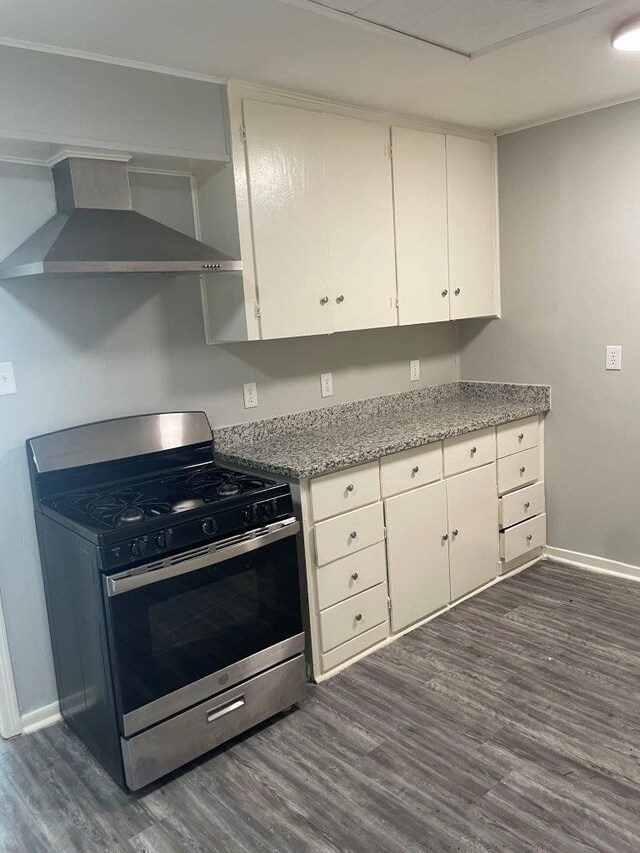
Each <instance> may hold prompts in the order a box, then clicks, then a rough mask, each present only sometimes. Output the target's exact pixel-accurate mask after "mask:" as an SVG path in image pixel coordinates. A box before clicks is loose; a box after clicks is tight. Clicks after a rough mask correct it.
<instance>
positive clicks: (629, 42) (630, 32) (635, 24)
mask: <svg viewBox="0 0 640 853" xmlns="http://www.w3.org/2000/svg"><path fill="white" fill-rule="evenodd" d="M611 44H612V45H613V47H614V48H615V49H616V50H626V51H633V50H637V51H640V19H639V18H636V19H635V20H632V21H627V22H626V23H624V24H622V26H620V27H618V29H617V30H616V31H615V32H614V34H613V36H612V37H611Z"/></svg>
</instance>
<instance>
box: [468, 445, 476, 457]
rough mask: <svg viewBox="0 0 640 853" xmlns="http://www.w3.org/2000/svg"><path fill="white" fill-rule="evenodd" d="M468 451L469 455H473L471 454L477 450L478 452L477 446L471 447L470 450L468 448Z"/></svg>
mask: <svg viewBox="0 0 640 853" xmlns="http://www.w3.org/2000/svg"><path fill="white" fill-rule="evenodd" d="M469 452H470V453H471V455H472V456H473V454H474V453H477V452H478V448H477V447H472V448H471V450H470V451H469Z"/></svg>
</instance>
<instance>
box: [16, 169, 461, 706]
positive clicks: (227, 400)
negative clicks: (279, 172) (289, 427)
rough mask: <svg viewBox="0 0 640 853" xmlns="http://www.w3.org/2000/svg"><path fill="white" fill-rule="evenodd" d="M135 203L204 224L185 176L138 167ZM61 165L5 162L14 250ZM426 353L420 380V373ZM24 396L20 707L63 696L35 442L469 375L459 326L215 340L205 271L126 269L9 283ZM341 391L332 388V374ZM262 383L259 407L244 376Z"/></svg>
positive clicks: (49, 205) (42, 215) (182, 224)
mask: <svg viewBox="0 0 640 853" xmlns="http://www.w3.org/2000/svg"><path fill="white" fill-rule="evenodd" d="M132 184H133V196H134V201H135V206H136V208H137V209H139V210H141V211H142V212H145V213H148V214H151V215H155V216H156V217H157V218H159V219H161V220H162V221H164V222H166V223H167V224H169V225H174V226H176V227H179V228H181V229H182V230H184V231H187V232H191V233H192V231H193V223H192V220H191V208H190V202H189V196H188V195H187V185H186V182H185V181H184V179H177V178H166V177H165V178H162V179H161V178H159V177H158V176H146V175H144V176H143V175H134V176H133V177H132ZM53 209H54V204H53V192H52V187H51V181H50V175H49V172H48V170H45V169H42V168H39V167H24V166H22V167H17V166H13V165H0V257H4V255H5V254H6V253H8V252H9V251H10V250H12V249H13V248H14V247H15V246H16V245H17V244H18V243H19V242H20V241H21V240H22V239H24V237H26V236H27V235H28V234H29V233H31V231H32V230H34V229H35V228H36V227H37V226H38V225H39V224H41V223H42V222H43V221H44V220H46V219H47V218H48V216H49V215H51V214H52V213H53ZM410 358H419V359H420V360H421V367H422V378H421V381H420V382H419V383H410V382H409V381H408V374H409V364H408V361H409V359H410ZM1 361H13V362H14V365H15V371H16V379H17V383H18V390H19V394H18V395H17V396H12V397H0V542H1V543H2V546H1V550H0V592H1V595H2V601H3V604H4V608H5V616H6V620H7V626H8V633H9V641H10V648H11V656H12V660H13V664H14V669H15V676H16V681H17V690H18V697H19V703H20V708H21V710H22V711H23V712H26V711H29V710H31V709H34V708H38V707H42V706H44V705H46V704H48V703H50V702H52V701H55V698H56V694H55V686H54V680H53V674H52V666H51V655H50V647H49V638H48V627H47V621H46V613H45V608H44V600H43V590H42V583H41V575H40V565H39V560H38V554H37V547H36V539H35V531H34V524H33V518H32V502H31V495H30V489H29V483H28V474H27V465H26V456H25V451H24V441H25V439H26V438H27V437H29V436H33V435H37V434H40V433H43V432H47V431H50V430H55V429H58V428H61V427H66V426H70V425H72V424H77V423H83V422H88V421H93V420H99V419H102V418H110V417H117V416H118V415H128V414H132V413H137V412H145V411H158V410H171V409H193V408H196V409H200V408H202V409H204V410H205V411H206V412H207V414H208V415H209V417H210V419H211V421H212V423H213V424H214V425H222V424H229V423H234V422H238V421H241V420H245V419H250V418H262V417H268V416H271V415H276V414H281V413H285V412H293V411H299V410H303V409H306V408H311V407H318V406H322V405H331V404H333V403H337V402H342V401H347V400H354V399H358V398H364V397H368V396H372V395H375V394H386V393H392V392H395V391H401V390H405V389H409V388H412V387H417V386H420V385H427V384H432V383H436V382H443V381H450V380H453V379H456V378H457V377H458V365H457V354H456V338H455V333H454V330H453V326H451V325H448V324H441V325H434V326H417V327H415V328H405V329H401V330H399V329H386V330H384V329H383V330H375V331H369V332H353V333H348V334H342V335H335V336H332V337H326V338H306V339H296V340H290V341H265V342H254V343H245V344H233V345H227V346H218V347H206V346H205V345H204V336H203V324H202V314H201V308H200V291H199V284H198V281H197V280H191V279H180V280H177V279H176V280H169V279H158V280H149V279H147V278H145V279H138V280H136V279H134V278H129V279H125V278H120V279H117V278H114V279H111V280H108V279H103V280H99V281H96V280H93V281H91V280H85V281H72V280H67V281H42V280H41V281H26V280H25V281H22V282H14V283H4V286H0V362H1ZM326 370H331V371H333V374H334V386H335V395H334V397H332V398H328V399H327V400H324V401H323V400H322V398H321V396H320V378H319V374H320V372H321V371H326ZM254 380H255V381H257V382H258V393H259V403H260V405H259V407H258V408H257V409H251V410H245V409H244V408H243V403H242V388H241V386H242V383H243V382H248V381H254Z"/></svg>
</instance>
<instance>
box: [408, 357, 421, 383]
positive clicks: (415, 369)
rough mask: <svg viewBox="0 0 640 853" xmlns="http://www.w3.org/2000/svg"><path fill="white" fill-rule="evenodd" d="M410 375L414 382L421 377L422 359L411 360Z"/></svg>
mask: <svg viewBox="0 0 640 853" xmlns="http://www.w3.org/2000/svg"><path fill="white" fill-rule="evenodd" d="M409 375H410V377H411V381H412V382H417V381H418V379H420V361H419V359H417V358H416V359H415V360H412V361H410V362H409Z"/></svg>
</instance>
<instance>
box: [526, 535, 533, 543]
mask: <svg viewBox="0 0 640 853" xmlns="http://www.w3.org/2000/svg"><path fill="white" fill-rule="evenodd" d="M532 539H533V534H532V533H530V534H529V535H528V536H527V542H531V540H532Z"/></svg>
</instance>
